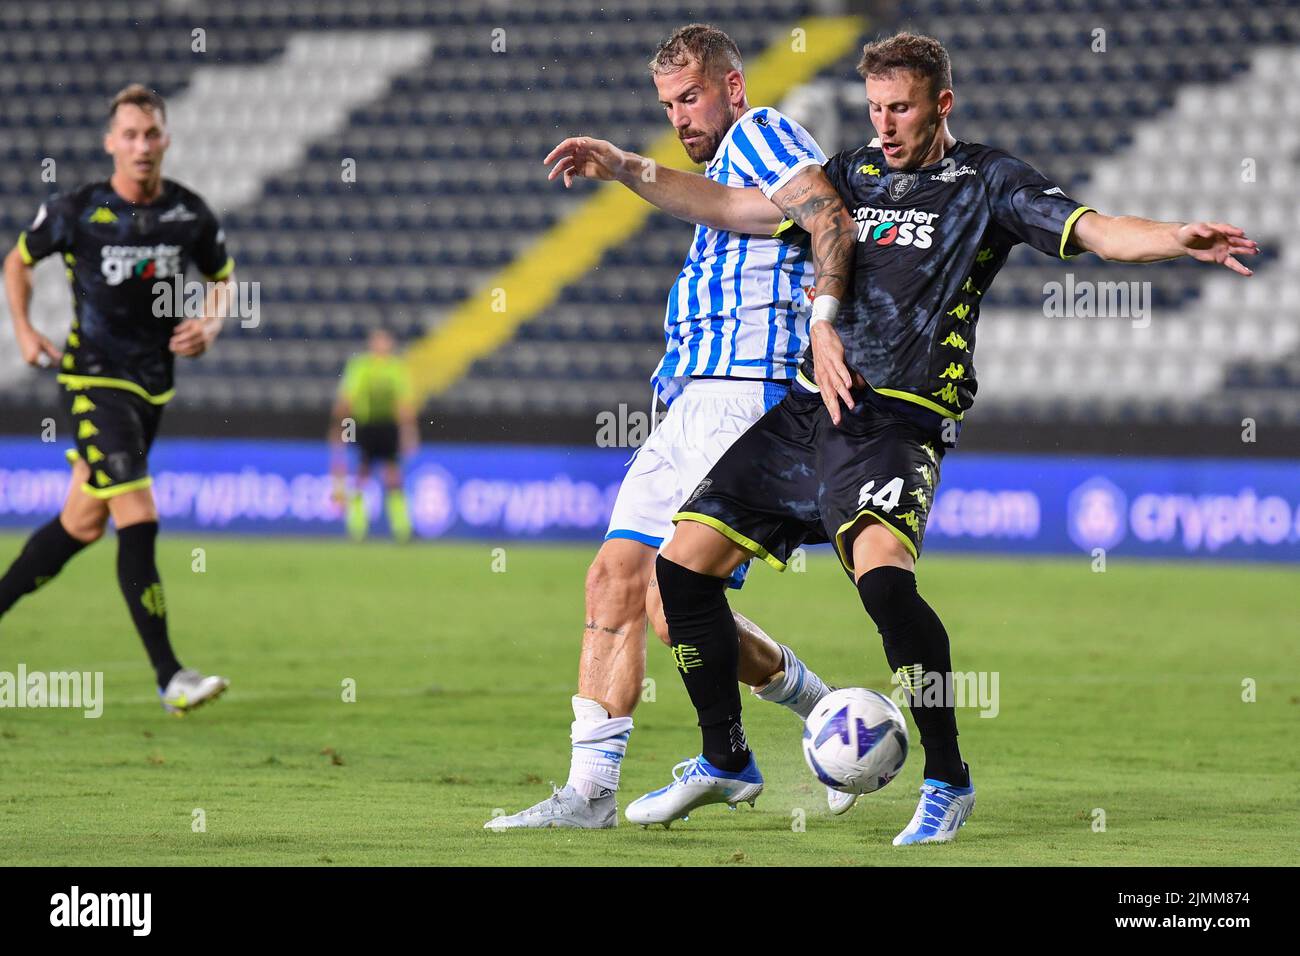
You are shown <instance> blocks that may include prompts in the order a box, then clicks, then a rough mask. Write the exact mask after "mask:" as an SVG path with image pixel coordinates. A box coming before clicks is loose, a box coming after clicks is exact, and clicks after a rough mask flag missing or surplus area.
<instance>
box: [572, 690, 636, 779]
mask: <svg viewBox="0 0 1300 956" xmlns="http://www.w3.org/2000/svg"><path fill="white" fill-rule="evenodd" d="M631 733H632V718H631V717H610V716H609V713H608V712H607V711H606V710H605V708H604V707H602V706H600V704H598V703H596V701H594V700H592V699H591V698H589V697H579V696H577V695H576V694H575V695H574V697H573V727H572V732H571V734H570V739H571V740H572V741H573V757H572V760H571V761H570V763H569V786H571V787H572V788H573V789H574V790H576V791H578V793H580V794H582V796H584V797H586V798H587V799H588V800H593V799H595V798H596V797H603V796H606V795H608V794H611V793H613V792H614V791H615V790H617V789H618V776H619V771H620V770H621V769H622V767H623V755H624V754H625V753H627V739H628V737H629V736H630V735H631Z"/></svg>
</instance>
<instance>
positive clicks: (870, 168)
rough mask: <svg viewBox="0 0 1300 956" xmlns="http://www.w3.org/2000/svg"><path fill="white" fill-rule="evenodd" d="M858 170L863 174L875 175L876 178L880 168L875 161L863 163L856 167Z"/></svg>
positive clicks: (878, 175)
mask: <svg viewBox="0 0 1300 956" xmlns="http://www.w3.org/2000/svg"><path fill="white" fill-rule="evenodd" d="M858 172H859V173H861V174H862V175H864V176H875V177H876V178H877V179H879V178H880V169H879V167H877V166H876V164H875V163H864V164H863V165H861V166H859V167H858Z"/></svg>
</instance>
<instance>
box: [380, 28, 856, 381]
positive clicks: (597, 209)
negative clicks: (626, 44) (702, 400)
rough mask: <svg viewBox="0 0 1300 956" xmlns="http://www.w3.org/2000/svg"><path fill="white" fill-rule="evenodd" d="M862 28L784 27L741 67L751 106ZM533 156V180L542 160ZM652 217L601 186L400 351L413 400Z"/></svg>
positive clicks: (619, 191)
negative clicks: (798, 38) (797, 35)
mask: <svg viewBox="0 0 1300 956" xmlns="http://www.w3.org/2000/svg"><path fill="white" fill-rule="evenodd" d="M796 28H798V29H802V30H803V31H804V36H803V38H802V39H803V43H802V44H801V46H802V49H803V50H804V51H805V52H796V51H795V49H793V47H794V45H795V44H794V43H793V42H792V38H793V37H794V33H793V31H794V30H795V29H796ZM865 28H866V24H865V22H864V21H863V20H861V19H860V18H858V17H811V18H809V19H807V20H805V21H803V22H801V23H797V24H792V25H791V26H790V27H789V28H787V29H786V30H784V31H782V32H781V33H780V34H778V36H779V37H780V38H779V39H778V40H777V41H776V42H775V43H773V44H772V45H771V46H769V47H768V48H767V49H766V50H764V51H763V53H762V54H761V55H760V56H759V57H758V58H757V59H755V60H754V61H753V62H752V63H751V64H750V65H749V66H748V68H747V69H746V75H745V80H746V83H745V85H746V94H747V98H748V100H749V102H750V104H751V105H756V106H767V105H771V104H775V103H778V102H779V101H780V100H781V98H782V97H783V96H784V95H785V94H786V93H787V92H788V91H789V90H791V89H793V88H794V87H796V86H798V85H799V84H801V83H804V82H806V81H807V80H809V79H810V78H811V77H812V76H813V75H814V74H816V73H817V71H818V70H820V69H822V68H823V67H824V66H826V65H827V64H829V63H833V62H835V61H836V60H838V59H839V58H840V57H842V56H844V55H846V54H847V53H848V52H849V51H850V50H851V49H853V48H854V47H855V46H856V45H857V43H858V39H859V38H860V37H861V36H862V33H863V31H864V30H865ZM649 82H650V78H649V76H647V77H646V83H649ZM644 155H645V156H647V157H648V158H650V159H652V160H654V162H655V163H656V164H658V165H663V166H669V167H678V166H679V165H680V163H681V160H682V157H683V153H682V147H681V141H680V140H678V138H677V134H676V133H673V132H671V131H670V132H666V133H664V134H663V135H662V136H660V137H659V138H658V139H656V140H655V141H654V143H652V144H651V146H650V148H649V149H648V150H646V151H645V153H644ZM537 159H538V161H539V162H538V172H539V176H540V173H541V170H542V165H541V162H540V160H541V157H540V156H539V157H537ZM693 168H695V169H696V170H698V169H699V168H700V167H698V166H696V167H693ZM550 185H553V186H554V185H555V184H550ZM558 188H562V187H558ZM652 211H653V207H652V206H651V205H650V204H649V203H647V202H645V201H644V200H643V199H641V197H639V196H637V195H636V194H635V193H633V192H632V191H631V190H629V189H627V188H626V187H625V186H622V185H620V184H619V183H605V184H603V185H602V187H601V188H600V189H598V190H597V191H596V192H595V194H594V195H593V196H592V197H591V198H590V199H588V200H587V201H586V202H584V203H583V204H582V205H580V206H578V208H576V209H574V210H573V212H572V213H570V214H569V215H568V216H567V217H565V218H564V219H563V220H562V221H560V222H558V223H556V224H555V225H554V226H552V227H551V228H550V229H548V230H547V231H546V232H545V233H543V234H542V235H541V236H540V237H538V239H537V240H536V241H535V242H534V243H533V244H532V245H531V246H529V247H528V248H527V249H525V250H523V251H522V252H521V253H520V254H519V255H518V256H517V257H516V258H515V259H514V260H513V261H512V262H511V263H510V264H509V265H507V266H506V267H505V268H503V269H502V270H500V271H499V272H497V273H496V274H495V275H493V276H492V277H491V278H489V279H488V280H487V281H486V282H485V283H484V284H483V286H482V287H481V288H480V289H478V291H476V292H475V293H473V294H472V295H471V296H470V297H469V298H468V299H466V300H465V301H464V302H462V303H461V304H460V305H459V306H457V307H456V308H455V309H454V310H453V311H452V313H451V315H449V316H448V317H447V318H446V320H445V321H444V322H443V323H442V324H441V325H439V326H438V327H437V328H436V329H433V330H432V331H430V332H429V333H428V334H427V335H426V336H425V337H424V338H423V339H421V340H420V341H419V342H417V343H416V344H414V345H413V346H411V348H410V349H409V350H408V351H407V353H406V361H407V366H408V368H409V369H410V372H411V380H412V382H413V383H414V386H415V392H416V397H417V400H418V402H419V403H420V404H423V403H424V401H425V400H426V399H428V398H429V397H430V396H432V395H437V394H440V393H442V392H444V391H446V390H447V389H448V388H450V387H451V386H452V385H453V384H454V383H455V382H456V381H458V380H459V379H460V378H461V376H463V375H464V374H465V373H466V372H467V371H468V370H469V368H470V366H471V365H472V364H473V363H474V361H475V360H477V359H479V358H481V357H483V356H485V355H488V354H489V353H491V352H492V351H494V350H495V349H497V348H498V347H500V346H501V345H503V344H504V343H505V342H507V341H508V340H509V339H510V338H511V337H512V336H513V335H514V333H515V330H516V329H518V328H519V327H520V326H521V325H523V324H524V323H525V322H527V321H528V320H529V319H532V318H534V317H535V316H537V315H538V314H539V313H541V312H542V311H543V310H544V309H546V308H547V307H548V306H550V305H551V304H552V303H553V302H554V301H555V300H556V298H557V297H558V296H559V294H560V292H561V291H562V290H563V289H564V288H565V287H566V286H568V285H570V284H572V283H574V282H576V281H577V280H578V279H580V278H582V276H583V275H585V274H586V273H587V272H589V271H591V269H593V268H594V267H595V266H596V264H597V263H598V262H600V259H601V257H602V256H603V255H604V254H605V252H606V251H607V250H609V249H611V248H613V247H614V246H617V245H618V244H619V243H622V242H624V241H626V240H627V239H629V238H631V237H632V235H633V234H634V233H636V231H637V230H638V229H640V228H641V225H642V224H643V223H644V222H645V220H646V219H647V218H648V217H649V215H650V213H651V212H652ZM667 292H668V290H667V289H665V290H664V293H665V295H666V294H667ZM494 306H496V308H495V309H494ZM503 306H504V307H503ZM498 310H499V311H498ZM647 372H648V370H647Z"/></svg>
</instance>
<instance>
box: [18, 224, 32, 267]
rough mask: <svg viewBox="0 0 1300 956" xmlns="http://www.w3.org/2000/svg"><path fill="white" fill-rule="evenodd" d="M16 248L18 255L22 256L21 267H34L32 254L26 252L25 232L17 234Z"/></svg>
mask: <svg viewBox="0 0 1300 956" xmlns="http://www.w3.org/2000/svg"><path fill="white" fill-rule="evenodd" d="M17 248H18V255H20V256H22V258H23V265H25V266H34V265H36V260H35V259H33V258H32V254H31V253H30V252H28V251H27V233H25V232H20V233H18V246H17Z"/></svg>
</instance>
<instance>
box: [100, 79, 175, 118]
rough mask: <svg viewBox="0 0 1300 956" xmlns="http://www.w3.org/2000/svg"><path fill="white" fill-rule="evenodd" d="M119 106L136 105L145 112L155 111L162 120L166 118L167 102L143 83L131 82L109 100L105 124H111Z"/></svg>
mask: <svg viewBox="0 0 1300 956" xmlns="http://www.w3.org/2000/svg"><path fill="white" fill-rule="evenodd" d="M119 106H138V107H140V109H142V110H145V111H147V112H150V113H157V114H158V116H159V118H160V119H162V120H163V121H164V122H166V120H167V104H166V103H164V102H163V98H162V97H161V96H159V95H158V94H157V93H155V92H154V91H153V90H151V89H149V87H147V86H145V85H144V84H143V83H132V84H130V85H129V86H124V87H122V89H120V90H118V91H117V93H116V94H115V95H114V96H113V98H112V99H111V100H109V102H108V121H107V123H106V125H108V126H112V125H113V117H114V116H116V115H117V108H118V107H119Z"/></svg>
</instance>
